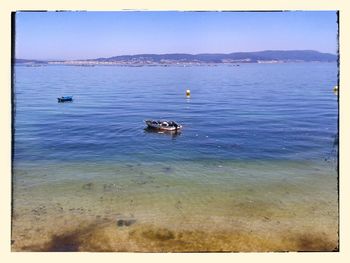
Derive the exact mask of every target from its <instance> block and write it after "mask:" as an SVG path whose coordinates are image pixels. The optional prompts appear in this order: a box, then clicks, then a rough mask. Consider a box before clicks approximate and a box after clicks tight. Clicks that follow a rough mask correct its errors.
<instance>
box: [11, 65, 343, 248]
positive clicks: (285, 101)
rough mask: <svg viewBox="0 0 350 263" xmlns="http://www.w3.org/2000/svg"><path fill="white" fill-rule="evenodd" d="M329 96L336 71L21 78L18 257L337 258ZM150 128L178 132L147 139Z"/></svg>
mask: <svg viewBox="0 0 350 263" xmlns="http://www.w3.org/2000/svg"><path fill="white" fill-rule="evenodd" d="M305 72H307V74H306V73H305ZM336 83H337V66H336V64H333V63H306V64H305V63H299V64H274V65H259V64H247V65H244V64H243V65H241V66H240V67H228V66H217V67H190V68H187V67H149V68H148V67H141V68H127V67H69V66H48V67H16V68H15V86H14V92H15V130H14V135H15V136H14V139H15V140H14V159H13V177H12V179H13V210H14V214H13V237H12V238H13V240H14V241H15V242H14V244H13V249H15V250H31V251H32V250H55V249H56V248H57V247H55V246H54V245H52V244H56V243H57V244H61V243H60V242H61V241H62V240H65V242H66V240H67V238H65V235H66V234H65V233H76V231H78V233H79V235H78V236H79V238H78V239H79V240H80V241H81V239H82V240H90V241H89V242H90V243H84V244H80V245H79V246H78V245H77V246H72V245H69V244H68V245H67V244H66V243H67V242H66V243H64V242H63V241H62V242H63V243H64V244H63V245H62V244H61V245H58V247H59V248H60V249H63V250H83V251H86V250H94V251H95V250H98V251H100V250H112V251H120V250H122V251H164V250H165V251H188V250H190V251H191V249H192V250H193V249H194V250H197V251H198V249H199V250H201V251H203V250H204V251H212V250H218V249H219V250H220V249H225V251H243V250H244V251H246V250H247V251H261V250H264V251H265V250H267V251H276V250H284V251H285V250H294V251H295V250H300V249H303V248H304V249H306V250H312V249H314V250H318V251H319V250H333V249H334V247H336V246H337V226H338V212H337V207H338V201H337V197H338V191H337V170H336V167H337V114H338V111H337V99H336V96H334V94H333V93H332V87H333V86H334V85H336ZM188 88H189V89H191V93H192V96H191V98H190V99H186V98H185V94H184V92H185V90H186V89H188ZM61 95H73V96H74V101H73V103H64V104H59V103H57V100H56V98H57V97H59V96H61ZM148 118H170V119H175V120H177V121H178V122H180V123H181V124H183V126H184V129H183V130H182V132H181V133H180V134H177V135H169V134H159V133H150V132H147V131H145V130H144V123H143V120H144V119H148ZM119 220H131V221H128V222H130V226H127V227H123V226H122V227H120V226H119V225H118V224H124V223H123V222H124V221H122V223H120V222H121V221H119ZM118 222H119V223H118ZM86 224H92V225H93V226H94V228H93V229H91V228H88V230H86V228H84V226H85V225H86ZM96 226H98V227H96ZM77 229H78V230H77ZM105 229H107V230H105ZM145 229H153V230H152V231H153V232H152V231H151V233H150V232H147V231H149V230H145ZM154 229H158V230H154ZM106 231H107V233H105V232H106ZM145 231H146V232H145ZM164 231H165V232H164ZM167 231H168V232H167ZM169 231H173V232H169ZM181 231H190V232H191V231H192V232H191V233H192V234H191V235H190V234H188V233H189V232H184V233H182V232H181ZM193 231H199V232H196V233H193ZM220 231H223V233H226V234H220V235H221V236H217V235H216V234H215V233H217V232H220ZM232 231H241V232H242V233H243V234H244V235H247V240H248V239H249V241H247V240H246V239H244V238H242V236H240V235H241V234H242V233H241V232H239V233H240V234H239V235H238V234H237V232H235V233H236V234H233V232H232ZM169 233H172V234H169ZM200 233H202V234H200ZM203 233H206V234H205V236H210V237H213V240H211V241H210V242H209V240H207V239H205V238H204V239H203V236H202V235H204V234H203ZM243 234H242V235H243ZM60 235H63V239H60V242H59V241H57V240H56V239H55V238H57V236H60ZM86 235H91V236H93V237H94V239H93V238H91V239H89V238H87V237H86ZM96 235H97V237H96ZM188 235H189V236H188ZM237 235H238V236H237ZM269 235H273V236H269ZM101 236H103V240H105V239H106V238H107V237H108V238H107V241H106V240H105V241H104V243H105V245H103V246H102V245H101V246H98V247H96V246H92V247H91V244H96V243H98V242H100V241H96V240H100V239H101ZM305 236H308V237H310V238H311V239H310V238H309V239H307V240H308V242H306V241H305V240H304V239H305ZM164 238H165V239H166V240H168V239H167V238H169V240H170V241H169V242H170V243H166V242H165V243H157V242H158V241H156V239H157V240H158V239H159V240H162V239H164ZM71 239H74V238H73V237H70V238H68V240H71ZM95 239H96V240H95ZM149 239H151V241H152V240H153V241H154V242H155V243H152V242H153V241H152V242H149V241H150V240H149ZM74 240H75V239H74ZM93 240H95V241H93ZM203 240H204V241H205V240H207V241H205V242H209V243H210V244H212V246H211V245H208V244H209V243H208V244H206V243H205V242H204V241H203ZM223 240H224V241H225V242H224V241H223ZM238 240H241V241H239V242H238ZM242 240H246V242H243V241H242ZM252 240H258V241H256V242H257V243H254V242H255V241H254V242H253V243H254V244H255V245H254V246H253V245H252V246H251V247H249V246H247V244H248V243H249V244H253V243H252ZM259 240H260V241H259ZM268 240H278V241H276V242H277V243H273V244H272V243H271V244H270V243H269V241H268ZM296 240H297V241H296ZM320 240H323V241H322V242H321V241H320ZM163 241H164V240H163ZM74 242H78V241H74ZM84 242H85V241H84ZM86 242H87V241H86ZM203 242H204V244H202V243H203ZM68 243H69V242H68ZM48 244H50V245H48ZM120 244H124V245H120ZM149 244H152V246H150V247H149ZM185 244H187V245H185ZM225 244H226V245H225ZM263 244H268V245H266V246H265V247H264V245H263ZM305 244H308V246H306V245H305ZM310 244H311V245H310ZM54 248H55V249H54ZM73 248H74V249H73Z"/></svg>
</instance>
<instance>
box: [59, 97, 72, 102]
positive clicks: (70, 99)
mask: <svg viewBox="0 0 350 263" xmlns="http://www.w3.org/2000/svg"><path fill="white" fill-rule="evenodd" d="M57 100H58V102H66V101H73V96H62V97H60V98H57Z"/></svg>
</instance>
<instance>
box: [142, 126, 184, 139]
mask: <svg viewBox="0 0 350 263" xmlns="http://www.w3.org/2000/svg"><path fill="white" fill-rule="evenodd" d="M144 131H145V133H146V134H159V135H161V134H164V135H168V136H171V137H172V138H176V137H177V136H179V135H181V131H180V130H179V131H164V130H162V131H161V130H157V129H152V128H150V127H146V128H145V129H144Z"/></svg>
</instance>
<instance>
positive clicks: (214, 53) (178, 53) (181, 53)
mask: <svg viewBox="0 0 350 263" xmlns="http://www.w3.org/2000/svg"><path fill="white" fill-rule="evenodd" d="M267 51H313V52H318V53H321V54H330V55H334V56H337V55H339V52H337V53H336V54H333V53H329V52H321V51H318V50H314V49H266V50H258V51H235V52H229V53H216V52H213V53H196V54H192V53H183V52H175V53H160V54H157V53H136V54H123V55H112V56H105V57H95V58H79V59H62V58H60V59H58V58H56V59H36V58H16V57H15V58H14V59H24V60H37V61H55V60H65V61H67V60H73V61H79V60H93V59H101V58H112V57H121V56H140V55H175V54H176V55H192V56H197V55H229V54H233V53H256V52H267Z"/></svg>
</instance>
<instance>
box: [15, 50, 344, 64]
mask: <svg viewBox="0 0 350 263" xmlns="http://www.w3.org/2000/svg"><path fill="white" fill-rule="evenodd" d="M337 59H338V56H337V55H334V54H330V53H321V52H319V51H315V50H264V51H254V52H232V53H199V54H187V53H165V54H136V55H119V56H112V57H100V58H94V59H74V60H37V59H32V60H31V59H15V62H16V63H30V62H32V63H36V64H40V63H44V64H45V63H49V62H67V61H86V62H125V63H127V62H130V63H132V62H134V63H137V62H138V63H175V62H182V63H190V62H196V63H237V62H241V63H258V62H264V61H281V62H295V61H301V62H311V61H319V62H335V61H337Z"/></svg>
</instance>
